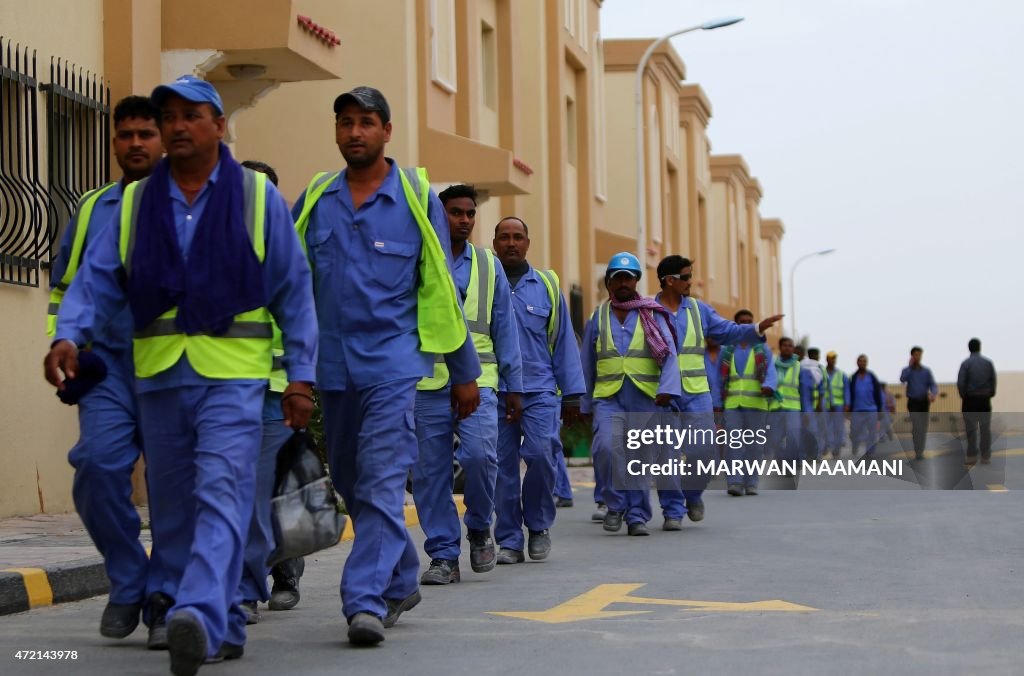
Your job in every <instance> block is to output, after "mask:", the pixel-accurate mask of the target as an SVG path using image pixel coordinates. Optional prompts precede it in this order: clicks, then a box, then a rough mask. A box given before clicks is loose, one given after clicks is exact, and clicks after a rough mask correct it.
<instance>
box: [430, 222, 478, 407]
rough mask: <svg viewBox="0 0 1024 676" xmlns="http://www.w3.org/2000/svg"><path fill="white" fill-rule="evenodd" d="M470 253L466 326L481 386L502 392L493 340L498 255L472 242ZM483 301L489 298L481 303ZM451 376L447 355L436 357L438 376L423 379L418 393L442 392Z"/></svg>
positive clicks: (436, 373) (435, 363)
mask: <svg viewBox="0 0 1024 676" xmlns="http://www.w3.org/2000/svg"><path fill="white" fill-rule="evenodd" d="M466 246H468V247H469V250H470V259H471V260H470V269H469V287H468V288H467V289H466V302H465V304H464V305H463V310H464V312H465V313H466V325H467V326H468V327H469V335H470V337H472V339H473V346H474V347H476V354H477V356H478V357H479V358H480V370H481V371H482V372H483V373H482V374H481V375H480V377H479V378H477V381H476V384H477V385H478V386H479V387H489V388H491V389H493V390H496V389H498V360H497V358H496V357H495V355H494V341H492V340H491V313H492V312H493V310H494V285H495V283H496V281H495V280H496V279H497V268H496V266H497V261H496V259H495V258H494V254H492V253H491V252H490V251H488V250H486V249H478V248H477V247H475V246H473V245H472V244H470V243H469V242H467V243H466ZM481 299H486V300H485V302H484V303H481V302H480V300H481ZM449 378H450V375H449V373H448V365H447V364H445V361H444V355H441V354H439V355H435V357H434V375H433V376H431V377H429V378H423V379H421V380H420V382H418V383H417V384H416V389H417V390H440V389H441V388H443V387H444V386H445V385H447V384H448V380H449Z"/></svg>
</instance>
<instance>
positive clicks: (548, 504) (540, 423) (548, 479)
mask: <svg viewBox="0 0 1024 676" xmlns="http://www.w3.org/2000/svg"><path fill="white" fill-rule="evenodd" d="M522 401H523V415H522V418H520V420H519V422H517V423H511V424H509V423H506V422H505V395H504V393H502V394H501V395H499V397H498V421H499V422H498V482H497V485H496V486H495V490H494V506H495V511H496V512H497V522H496V524H495V528H494V539H495V540H496V541H497V542H498V545H499V546H501V547H505V548H507V549H514V550H516V551H522V550H523V543H524V541H525V538H524V537H523V526H524V525H525V526H526V528H527V529H528V530H531V531H542V530H547V529H548V528H551V525H552V524H554V522H555V498H554V488H555V463H554V458H553V455H552V453H551V435H552V434H554V433H555V429H556V427H555V425H556V424H557V422H558V415H559V405H558V397H556V396H555V393H554V392H528V393H526V394H524V395H522ZM520 460H522V461H523V462H525V463H526V474H525V475H524V476H523V478H522V483H521V484H520V479H519V462H520Z"/></svg>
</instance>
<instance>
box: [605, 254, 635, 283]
mask: <svg viewBox="0 0 1024 676" xmlns="http://www.w3.org/2000/svg"><path fill="white" fill-rule="evenodd" d="M622 271H626V272H629V273H632V275H633V276H634V277H636V278H637V279H640V275H641V273H642V270H641V269H640V259H638V258H637V257H636V256H634V255H633V254H631V253H629V252H628V251H620V252H619V253H617V254H615V255H614V256H612V258H611V260H610V261H608V268H607V270H605V273H604V278H605V280H606V281H607V280H609V279H611V278H612V276H613V275H614V274H615V273H616V272H622Z"/></svg>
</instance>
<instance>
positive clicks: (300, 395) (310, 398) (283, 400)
mask: <svg viewBox="0 0 1024 676" xmlns="http://www.w3.org/2000/svg"><path fill="white" fill-rule="evenodd" d="M288 397H305V398H306V399H309V400H310V401H311V402H313V403H314V404H315V403H316V399H314V398H313V397H312V396H311V395H308V394H306V393H305V392H289V393H288V394H286V395H284V396H283V397H281V403H282V404H283V403H284V402H285V400H286V399H287V398H288Z"/></svg>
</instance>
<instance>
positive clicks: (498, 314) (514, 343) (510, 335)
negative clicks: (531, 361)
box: [449, 230, 523, 392]
mask: <svg viewBox="0 0 1024 676" xmlns="http://www.w3.org/2000/svg"><path fill="white" fill-rule="evenodd" d="M450 232H451V231H450V230H449V233H450ZM477 254H478V255H484V256H487V255H490V254H488V253H487V251H486V250H484V249H482V248H481V249H479V250H478V251H477ZM494 266H495V271H494V304H493V305H492V306H491V342H492V343H494V356H495V357H496V358H497V360H498V377H499V380H500V381H503V382H507V383H511V388H509V391H511V392H522V391H523V355H522V354H521V353H520V351H519V329H518V328H517V327H516V316H515V313H514V312H513V311H512V293H511V291H510V290H509V286H508V278H507V277H506V276H505V270H504V268H502V267H501V263H500V262H499V261H498V259H497V258H495V259H494ZM454 268H455V270H454V272H455V288H456V289H458V290H459V296H460V297H461V298H462V301H463V302H465V300H466V294H467V293H468V290H469V278H470V275H471V273H472V271H473V253H472V252H471V251H470V249H469V243H468V242H467V243H466V248H464V249H463V250H462V253H461V254H460V255H458V256H455V262H454ZM479 302H480V309H481V311H484V306H485V304H486V303H487V299H486V298H480V299H479Z"/></svg>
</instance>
